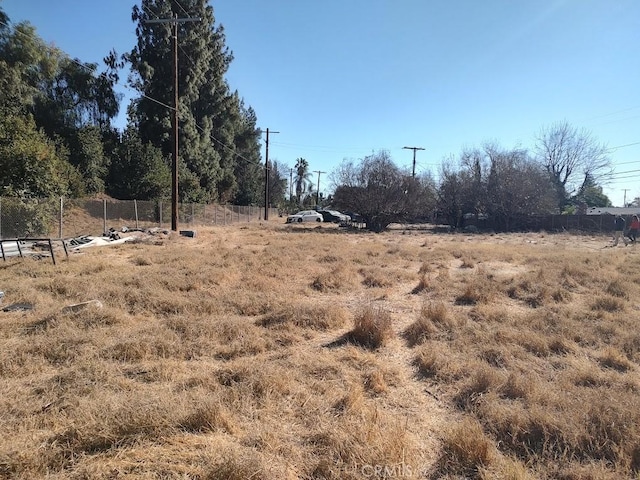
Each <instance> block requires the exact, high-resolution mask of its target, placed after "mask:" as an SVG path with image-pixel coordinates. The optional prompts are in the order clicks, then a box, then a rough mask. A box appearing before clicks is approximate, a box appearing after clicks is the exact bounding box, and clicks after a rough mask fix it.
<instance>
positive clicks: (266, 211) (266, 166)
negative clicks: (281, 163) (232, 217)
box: [260, 128, 280, 220]
mask: <svg viewBox="0 0 640 480" xmlns="http://www.w3.org/2000/svg"><path fill="white" fill-rule="evenodd" d="M260 133H262V131H260ZM271 133H280V132H271ZM265 143H266V145H267V147H266V153H265V158H264V219H265V220H269V129H268V128H267V140H266V142H265Z"/></svg>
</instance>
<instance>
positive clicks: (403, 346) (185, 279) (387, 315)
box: [0, 223, 640, 480]
mask: <svg viewBox="0 0 640 480" xmlns="http://www.w3.org/2000/svg"><path fill="white" fill-rule="evenodd" d="M607 242H608V239H607V238H597V237H594V238H591V237H589V238H586V237H571V236H568V235H557V236H556V235H549V234H526V235H494V236H490V235H486V236H484V235H458V234H456V235H451V234H442V235H437V234H430V233H425V232H417V231H416V232H414V231H410V230H406V231H402V232H399V231H390V232H386V233H382V234H375V235H374V234H368V233H363V232H347V231H342V230H339V229H337V228H334V227H333V226H328V225H327V226H325V225H322V226H320V227H318V226H316V225H314V226H306V225H302V226H298V225H294V226H291V225H279V224H275V223H272V224H258V223H256V224H247V225H243V224H239V225H233V226H228V227H215V228H211V229H202V230H199V231H198V236H197V237H196V238H186V237H178V236H175V235H172V236H169V237H168V238H166V239H163V241H162V242H144V241H139V242H137V243H131V244H124V245H120V246H114V247H105V248H94V249H88V250H84V251H83V252H82V253H75V254H71V256H70V258H69V260H68V261H60V262H59V263H58V265H55V266H54V265H52V264H51V263H50V262H46V261H33V260H29V259H24V260H17V259H13V260H9V261H7V262H5V263H3V264H1V265H0V290H3V291H4V292H5V300H4V304H3V305H4V306H6V305H8V304H12V303H22V302H29V303H32V304H33V305H34V306H35V308H34V309H33V310H29V311H14V312H0V342H1V343H0V378H1V379H2V382H0V411H2V412H3V413H2V417H1V420H0V478H17V479H44V478H47V479H80V478H91V479H94V478H96V479H100V478H103V479H107V478H134V479H145V480H146V479H152V478H163V479H184V478H194V479H195V478H198V479H243V480H244V479H248V478H252V479H268V480H271V479H274V480H275V479H278V480H280V479H312V478H314V479H335V480H338V479H340V480H342V479H363V478H415V479H417V478H431V479H436V478H438V479H439V478H444V479H458V478H479V479H480V478H481V479H494V478H495V479H499V478H504V479H507V478H509V479H517V480H529V479H534V478H535V479H538V478H542V479H552V478H563V479H576V480H577V479H583V478H586V479H588V478H592V479H614V478H616V479H633V478H636V477H637V476H638V474H639V472H640V400H639V398H640V397H639V396H638V393H639V392H640V373H639V372H640V370H639V369H640V334H639V333H638V324H639V322H640V310H639V309H638V307H637V305H636V303H637V302H636V301H635V299H637V298H639V296H640V274H637V273H636V272H638V271H640V270H639V267H640V257H639V256H638V255H640V254H638V253H636V251H635V249H631V248H627V249H619V250H616V249H602V248H600V247H602V246H604V245H605V244H606V243H607ZM92 299H95V300H99V301H100V303H101V305H102V307H99V306H96V305H93V306H88V307H86V308H84V309H81V310H77V311H63V307H64V306H66V305H70V304H74V303H79V302H83V301H87V300H92Z"/></svg>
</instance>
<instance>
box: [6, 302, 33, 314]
mask: <svg viewBox="0 0 640 480" xmlns="http://www.w3.org/2000/svg"><path fill="white" fill-rule="evenodd" d="M33 308H34V305H33V303H12V304H11V305H7V306H6V307H4V308H3V309H2V311H3V312H24V311H25V310H33Z"/></svg>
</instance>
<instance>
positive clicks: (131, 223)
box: [0, 197, 278, 239]
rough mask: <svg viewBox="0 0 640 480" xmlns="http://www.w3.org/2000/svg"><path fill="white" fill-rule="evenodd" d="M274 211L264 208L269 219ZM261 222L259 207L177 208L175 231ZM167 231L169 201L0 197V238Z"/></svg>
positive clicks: (217, 205)
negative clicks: (126, 229) (155, 229)
mask: <svg viewBox="0 0 640 480" xmlns="http://www.w3.org/2000/svg"><path fill="white" fill-rule="evenodd" d="M277 217H278V210H277V209H275V208H270V209H269V218H277ZM260 220H264V207H257V206H240V205H221V204H196V203H181V204H178V226H179V228H185V227H189V228H192V227H195V226H207V225H230V224H232V223H240V222H252V221H260ZM123 227H126V228H129V229H133V228H142V229H145V228H153V227H159V228H171V202H162V201H138V200H112V199H68V198H45V199H20V198H12V197H0V239H2V238H23V237H34V236H49V237H53V238H68V237H77V236H81V235H102V234H104V233H107V232H108V231H109V229H112V228H113V229H114V230H121V229H122V228H123Z"/></svg>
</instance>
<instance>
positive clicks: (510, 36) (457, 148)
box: [0, 0, 640, 206]
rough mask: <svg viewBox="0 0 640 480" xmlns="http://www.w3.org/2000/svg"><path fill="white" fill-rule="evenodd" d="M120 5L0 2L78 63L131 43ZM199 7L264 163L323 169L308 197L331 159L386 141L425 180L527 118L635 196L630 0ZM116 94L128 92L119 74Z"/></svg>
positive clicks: (520, 141)
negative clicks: (598, 160)
mask: <svg viewBox="0 0 640 480" xmlns="http://www.w3.org/2000/svg"><path fill="white" fill-rule="evenodd" d="M134 3H135V2H134V1H131V0H109V1H96V0H56V1H52V0H0V6H1V7H2V8H3V9H4V10H5V12H6V13H7V14H8V15H9V16H10V19H11V21H12V22H14V23H15V22H18V21H22V20H28V21H29V22H31V23H32V24H33V25H34V26H35V27H36V29H37V32H38V34H39V35H40V36H41V37H42V38H44V40H46V41H48V42H51V43H54V44H55V45H57V46H58V47H60V48H61V49H62V50H64V51H65V52H67V53H68V54H70V55H71V56H73V57H77V58H79V59H80V60H82V61H93V62H100V61H101V59H102V58H103V57H104V56H105V55H106V54H107V53H108V52H109V50H111V49H112V48H115V49H116V50H117V51H118V53H122V52H124V51H127V50H130V49H131V48H132V47H133V45H134V42H135V35H134V24H133V23H132V22H131V8H132V6H133V5H134ZM211 4H212V5H213V7H214V12H215V16H216V22H217V23H219V24H220V23H221V24H222V25H223V26H224V27H225V31H226V41H227V46H228V47H229V48H230V49H231V50H232V51H233V53H234V57H235V60H234V61H233V63H232V65H231V68H230V71H229V73H228V75H227V78H228V81H229V84H230V85H231V87H232V88H233V89H237V90H238V91H239V93H240V95H241V96H242V97H243V98H244V99H245V102H246V104H248V105H251V106H252V107H253V108H254V109H255V110H256V113H257V115H258V121H259V126H260V127H261V128H263V129H266V128H267V127H268V128H270V129H271V130H272V131H279V132H280V133H278V134H273V135H272V136H270V145H269V157H270V158H271V159H276V160H278V162H279V163H281V164H284V165H287V166H290V167H291V166H293V165H294V163H295V159H296V158H298V157H303V158H306V159H307V160H308V161H309V164H310V167H311V170H313V171H318V170H320V171H322V172H326V173H323V174H321V175H320V181H321V182H320V183H321V187H320V189H321V191H324V192H326V191H327V190H328V189H329V181H328V180H329V179H328V177H329V173H330V172H331V171H332V170H333V169H334V168H335V167H336V166H337V165H338V164H339V163H340V162H342V160H343V159H345V158H348V159H358V158H362V157H363V156H365V155H368V154H370V153H372V152H373V151H377V150H379V149H386V150H389V151H390V153H391V155H392V157H393V159H394V161H395V162H396V163H397V164H398V165H400V166H406V167H408V168H411V164H412V158H413V153H412V151H411V150H404V149H403V148H402V147H404V146H416V147H423V148H425V150H424V151H418V152H417V156H416V158H417V168H416V170H417V171H418V173H420V172H423V171H429V170H430V171H432V173H433V174H434V176H435V177H436V178H437V176H438V166H439V165H440V164H441V161H442V159H443V158H445V157H448V156H450V155H455V156H458V155H459V153H460V152H461V150H462V149H463V148H465V147H475V146H480V145H481V144H482V143H483V142H485V141H496V142H497V143H499V144H500V145H501V146H503V147H505V148H513V147H526V148H532V147H533V144H534V137H535V135H536V134H537V133H538V132H539V131H540V129H541V128H542V127H544V126H548V125H550V124H553V123H555V122H558V121H567V122H569V123H570V124H571V125H572V126H574V127H577V128H586V129H587V130H589V131H590V132H591V133H592V134H593V136H594V137H596V138H597V139H598V140H599V141H601V142H602V143H605V144H607V145H608V146H609V147H610V148H611V154H610V156H611V160H612V162H613V165H614V167H615V171H616V175H615V178H616V180H615V181H614V182H612V183H611V184H610V185H609V186H605V190H604V191H605V193H606V194H607V195H608V196H609V198H610V199H611V200H612V202H613V204H614V205H616V206H621V205H622V203H623V198H624V196H625V194H626V198H627V200H628V201H629V200H630V199H632V198H634V197H637V196H640V1H639V0H517V1H516V0H323V1H311V0H269V1H267V0H212V1H211ZM118 90H119V91H121V92H122V93H125V94H126V95H127V96H130V95H131V93H132V92H131V91H129V90H127V89H126V87H125V85H124V81H123V83H122V85H120V86H119V87H118ZM122 110H123V111H124V110H125V106H124V105H123V108H122ZM123 124H124V117H121V118H119V120H118V126H121V125H123ZM631 144H633V145H631ZM263 155H264V147H263ZM627 172H628V173H627ZM313 178H314V182H317V173H314V174H313ZM625 189H626V192H625Z"/></svg>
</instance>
